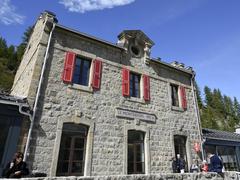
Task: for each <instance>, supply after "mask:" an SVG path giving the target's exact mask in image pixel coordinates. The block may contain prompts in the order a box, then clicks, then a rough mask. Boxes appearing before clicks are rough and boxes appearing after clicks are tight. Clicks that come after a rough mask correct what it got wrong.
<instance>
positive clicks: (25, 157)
mask: <svg viewBox="0 0 240 180" xmlns="http://www.w3.org/2000/svg"><path fill="white" fill-rule="evenodd" d="M55 26H56V23H55V22H53V27H52V30H51V32H50V34H49V38H48V43H47V49H46V53H45V55H44V60H43V65H42V70H41V76H40V79H39V83H38V89H37V94H36V99H35V103H34V107H33V114H32V115H31V116H29V117H30V121H31V124H30V128H29V131H28V137H27V142H26V147H25V151H24V159H23V161H26V159H27V155H29V154H28V149H29V146H30V140H31V134H32V130H33V125H34V121H35V116H36V110H37V105H38V101H39V97H40V90H41V86H42V82H43V75H44V72H45V69H46V63H47V58H48V51H49V47H50V43H51V38H52V33H53V31H54V29H55Z"/></svg>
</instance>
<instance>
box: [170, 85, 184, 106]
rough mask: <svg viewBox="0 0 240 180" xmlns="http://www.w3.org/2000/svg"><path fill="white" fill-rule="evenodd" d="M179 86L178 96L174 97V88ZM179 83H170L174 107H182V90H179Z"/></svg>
mask: <svg viewBox="0 0 240 180" xmlns="http://www.w3.org/2000/svg"><path fill="white" fill-rule="evenodd" d="M174 87H175V88H177V92H176V95H177V97H174V92H173V91H174V90H173V88H174ZM179 89H180V88H179V85H177V84H173V83H170V92H171V106H172V107H178V108H181V103H180V102H181V97H180V92H179ZM175 100H176V101H177V102H175Z"/></svg>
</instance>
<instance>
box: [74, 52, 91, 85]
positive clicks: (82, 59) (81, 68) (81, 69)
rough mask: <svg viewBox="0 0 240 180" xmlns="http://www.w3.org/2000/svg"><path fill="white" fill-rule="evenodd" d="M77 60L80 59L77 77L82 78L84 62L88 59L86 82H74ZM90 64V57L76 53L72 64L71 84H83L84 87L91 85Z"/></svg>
mask: <svg viewBox="0 0 240 180" xmlns="http://www.w3.org/2000/svg"><path fill="white" fill-rule="evenodd" d="M77 60H81V66H80V72H79V74H81V75H79V78H80V79H82V76H83V71H84V62H86V61H89V67H88V75H87V76H88V80H87V83H86V84H80V83H76V82H74V75H75V73H76V63H77ZM92 64H93V59H92V58H88V57H85V56H81V55H78V54H76V57H75V64H74V69H73V78H72V84H73V85H78V86H85V87H89V86H90V85H91V79H92Z"/></svg>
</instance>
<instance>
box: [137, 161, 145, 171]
mask: <svg viewBox="0 0 240 180" xmlns="http://www.w3.org/2000/svg"><path fill="white" fill-rule="evenodd" d="M137 172H138V173H144V163H137Z"/></svg>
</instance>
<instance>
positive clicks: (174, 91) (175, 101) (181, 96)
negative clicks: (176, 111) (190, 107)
mask: <svg viewBox="0 0 240 180" xmlns="http://www.w3.org/2000/svg"><path fill="white" fill-rule="evenodd" d="M170 86H171V101H172V106H175V107H181V108H182V109H184V110H186V109H187V98H186V91H185V88H184V87H183V86H178V85H175V84H171V85H170Z"/></svg>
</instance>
